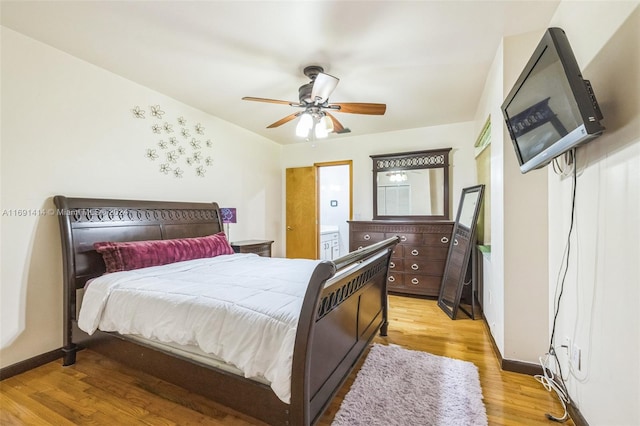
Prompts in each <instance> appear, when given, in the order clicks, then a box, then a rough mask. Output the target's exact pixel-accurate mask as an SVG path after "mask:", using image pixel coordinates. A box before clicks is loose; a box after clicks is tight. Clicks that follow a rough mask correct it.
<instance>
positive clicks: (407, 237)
mask: <svg viewBox="0 0 640 426" xmlns="http://www.w3.org/2000/svg"><path fill="white" fill-rule="evenodd" d="M396 235H397V236H398V237H400V244H422V241H423V237H422V234H411V233H403V232H387V233H386V234H384V236H385V238H393V237H395V236H396Z"/></svg>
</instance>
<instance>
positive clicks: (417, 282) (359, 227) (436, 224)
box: [349, 220, 454, 297]
mask: <svg viewBox="0 0 640 426" xmlns="http://www.w3.org/2000/svg"><path fill="white" fill-rule="evenodd" d="M453 225H454V223H453V222H449V221H424V222H422V221H421V222H414V221H411V222H409V221H407V222H400V221H386V220H377V221H350V222H349V251H353V250H357V249H358V248H360V247H364V246H367V245H370V244H373V243H375V242H378V241H382V240H384V239H385V238H390V237H393V236H395V235H398V236H399V237H400V243H399V244H398V245H397V246H396V249H395V251H394V253H393V256H392V258H391V265H390V267H389V281H388V290H389V291H390V292H393V293H400V294H412V295H421V296H432V297H438V294H439V292H440V283H441V281H442V275H443V273H444V267H445V263H446V261H447V253H448V250H449V241H450V239H451V234H452V233H453Z"/></svg>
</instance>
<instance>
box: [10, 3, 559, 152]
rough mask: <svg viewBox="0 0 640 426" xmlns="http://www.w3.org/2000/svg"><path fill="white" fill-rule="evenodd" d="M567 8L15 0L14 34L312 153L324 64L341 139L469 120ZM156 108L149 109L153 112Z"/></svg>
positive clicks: (12, 6) (12, 10) (538, 5)
mask: <svg viewBox="0 0 640 426" xmlns="http://www.w3.org/2000/svg"><path fill="white" fill-rule="evenodd" d="M558 3H559V0H558V1H539V0H533V1H524V0H511V1H480V0H465V1H458V0H448V1H446V0H445V1H411V2H409V1H394V0H388V1H349V0H343V1H323V0H317V1H300V0H297V1H264V0H263V1H237V0H236V1H195V2H191V1H125V2H114V1H68V2H66V1H44V2H35V1H16V2H11V1H4V0H3V1H2V6H1V7H2V9H1V18H2V21H1V22H2V25H3V26H6V27H8V28H11V29H13V30H16V31H18V32H21V33H23V34H25V35H27V36H29V37H32V38H34V39H36V40H40V41H42V42H44V43H46V44H49V45H51V46H53V47H55V48H58V49H60V50H62V51H65V52H68V53H70V54H71V55H74V56H76V57H78V58H81V59H84V60H86V61H87V62H90V63H92V64H95V65H97V66H99V67H101V68H104V69H106V70H109V71H111V72H113V73H115V74H118V75H120V76H123V77H125V78H127V79H129V80H132V81H134V82H137V83H139V84H142V85H144V86H146V87H149V88H151V89H153V90H155V91H158V92H160V93H163V94H165V95H168V96H170V97H172V98H174V99H177V100H179V101H181V102H184V103H186V104H188V105H191V106H193V107H195V108H198V109H200V110H202V111H205V112H207V113H209V114H212V115H214V116H217V117H220V118H221V119H224V120H226V121H229V122H231V123H234V124H236V125H238V126H241V127H243V128H245V129H248V130H250V131H252V132H255V133H258V134H260V135H262V136H264V137H266V138H269V139H271V140H273V141H275V142H277V143H280V144H289V143H297V142H300V139H299V138H296V136H295V121H292V122H289V123H287V124H284V125H282V126H280V127H278V128H275V129H267V128H266V126H267V125H269V124H271V123H273V122H275V121H277V120H279V119H281V118H283V117H285V116H287V115H289V114H291V113H293V112H296V111H297V110H296V109H294V108H292V107H290V106H288V105H277V104H267V103H259V102H248V101H243V100H241V98H242V97H243V96H254V97H263V98H272V99H281V100H287V101H294V102H297V101H298V87H299V86H301V85H303V84H305V83H308V82H309V80H308V78H307V77H305V76H304V74H303V73H302V70H303V68H304V67H305V66H307V65H310V64H317V65H321V66H323V67H324V69H325V72H326V73H328V74H331V75H334V76H336V77H339V78H340V83H339V84H338V86H337V88H336V89H335V91H334V92H333V94H332V95H331V98H330V102H374V103H385V104H387V111H386V114H385V115H383V116H367V115H356V114H347V113H336V114H334V116H335V117H336V118H338V119H339V120H340V122H341V123H342V124H343V125H344V127H347V128H349V129H350V130H351V133H348V134H341V135H338V134H331V135H330V136H329V137H330V138H346V137H349V135H365V134H371V133H381V132H388V131H395V130H401V129H410V128H419V127H428V126H435V125H440V124H446V123H454V122H461V121H469V120H472V119H473V118H474V113H475V109H476V106H477V104H478V101H479V98H480V95H481V92H482V89H483V85H484V82H485V79H486V77H487V73H488V71H489V67H490V65H491V62H492V61H493V58H494V56H495V54H496V51H497V48H498V46H499V44H500V41H501V38H502V37H503V36H511V35H516V34H522V33H527V32H531V31H542V30H544V29H545V28H546V27H547V26H548V24H549V22H550V20H551V18H552V16H553V13H554V11H555V9H556V8H557V6H558ZM141 102H142V100H141Z"/></svg>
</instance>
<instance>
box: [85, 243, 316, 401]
mask: <svg viewBox="0 0 640 426" xmlns="http://www.w3.org/2000/svg"><path fill="white" fill-rule="evenodd" d="M318 263H319V261H316V260H307V259H277V258H267V257H260V256H257V255H255V254H233V255H222V256H217V257H214V258H206V259H196V260H190V261H186V262H178V263H173V264H169V265H162V266H155V267H150V268H142V269H137V270H133V271H123V272H114V273H110V274H105V275H103V276H101V277H99V278H96V279H94V280H92V281H91V282H90V283H89V284H88V285H87V288H86V289H85V293H84V297H83V301H82V307H81V309H80V314H79V318H78V326H79V327H80V328H81V329H82V330H84V331H85V332H87V333H89V334H92V333H94V332H95V331H96V330H97V329H100V330H102V331H107V332H118V333H120V334H124V335H132V336H138V337H140V338H144V339H150V340H152V341H155V342H158V343H160V344H165V345H169V346H172V347H174V349H175V348H177V347H178V346H176V345H181V346H184V347H197V348H199V350H201V351H202V352H203V353H205V354H211V355H213V356H214V357H216V358H218V359H219V360H221V361H223V362H224V363H227V364H230V365H231V366H233V367H235V368H237V369H238V370H239V371H240V372H241V374H242V375H244V377H247V378H252V379H257V380H259V381H266V382H268V383H269V385H270V386H271V388H272V389H273V391H274V393H275V394H276V395H277V396H278V398H280V399H281V400H282V401H283V402H285V403H289V401H290V398H291V363H292V359H293V347H294V343H295V335H296V330H297V324H298V317H299V315H300V309H301V307H302V302H303V299H304V295H305V292H306V288H307V284H308V282H309V279H310V277H311V274H312V273H313V270H314V269H315V267H316V266H317V264H318Z"/></svg>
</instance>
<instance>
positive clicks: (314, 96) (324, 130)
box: [242, 65, 387, 138]
mask: <svg viewBox="0 0 640 426" xmlns="http://www.w3.org/2000/svg"><path fill="white" fill-rule="evenodd" d="M303 72H304V75H306V76H307V77H309V79H310V80H311V81H310V82H309V83H307V84H304V85H302V86H300V88H299V89H298V97H299V102H289V101H281V100H278V99H267V98H254V97H250V96H245V97H244V98H242V99H243V100H245V101H256V102H267V103H272V104H282V105H289V106H292V107H295V108H300V109H301V110H302V111H298V112H295V113H293V114H290V115H288V116H286V117H284V118H282V119H280V120H278V121H276V122H275V123H272V124H270V125H269V126H267V129H272V128H274V127H278V126H281V125H283V124H285V123H288V122H289V121H291V120H293V119H295V118H296V117H300V120H299V122H298V125H297V126H296V135H298V136H300V137H304V138H306V137H308V136H309V134H310V133H313V134H314V135H315V137H316V138H323V137H326V136H327V135H328V134H329V133H331V132H334V133H348V132H350V131H351V130H349V129H348V128H345V127H344V126H343V125H342V124H341V123H340V122H339V121H338V120H337V119H336V118H335V117H334V116H333V114H331V112H346V113H349V114H367V115H384V113H385V111H386V110H387V106H386V105H385V104H374V103H354V102H336V103H329V96H331V93H333V90H334V89H335V88H336V86H337V85H338V82H339V81H340V79H338V78H336V77H334V76H332V75H329V74H325V73H324V69H323V68H322V67H321V66H318V65H311V66H308V67H306V68H305V69H304V70H303ZM312 130H313V132H312Z"/></svg>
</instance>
